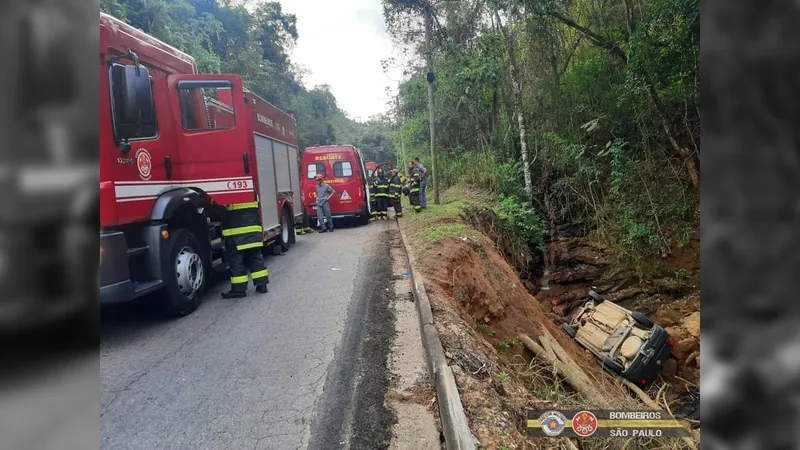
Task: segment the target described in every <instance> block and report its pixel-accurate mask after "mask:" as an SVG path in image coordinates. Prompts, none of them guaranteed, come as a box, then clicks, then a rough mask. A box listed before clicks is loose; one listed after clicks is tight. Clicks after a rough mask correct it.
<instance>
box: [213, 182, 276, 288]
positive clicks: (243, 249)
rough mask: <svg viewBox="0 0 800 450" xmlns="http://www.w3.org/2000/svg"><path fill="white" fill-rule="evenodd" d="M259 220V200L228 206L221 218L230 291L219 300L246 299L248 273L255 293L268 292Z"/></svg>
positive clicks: (267, 275)
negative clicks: (229, 276) (248, 272)
mask: <svg viewBox="0 0 800 450" xmlns="http://www.w3.org/2000/svg"><path fill="white" fill-rule="evenodd" d="M261 231H262V228H261V219H260V217H259V213H258V197H256V201H254V202H249V203H237V204H233V205H228V206H227V207H226V210H225V213H224V214H223V215H222V236H223V237H224V238H225V253H226V259H227V260H228V264H229V265H230V269H231V290H230V291H228V292H224V293H223V294H222V298H242V297H245V296H247V282H248V279H247V271H248V269H250V276H251V277H252V278H253V284H254V285H255V286H256V292H258V293H260V294H265V293H266V292H267V291H268V288H267V284H269V271H268V270H267V268H266V266H265V265H264V256H263V255H262V253H261V250H262V248H263V246H264V243H263V242H262V241H261Z"/></svg>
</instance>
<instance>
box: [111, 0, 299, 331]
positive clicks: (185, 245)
mask: <svg viewBox="0 0 800 450" xmlns="http://www.w3.org/2000/svg"><path fill="white" fill-rule="evenodd" d="M100 74H101V76H100V127H101V128H100V225H101V233H100V275H99V276H100V301H101V303H118V302H125V301H129V300H133V299H135V298H138V297H142V296H144V295H146V294H150V293H153V292H156V291H158V292H159V294H161V295H160V296H159V302H158V304H159V306H160V307H161V309H162V310H163V311H164V313H166V314H167V315H168V316H172V317H180V316H183V315H186V314H189V313H191V312H192V311H194V310H195V309H196V308H197V306H198V305H199V303H200V298H201V296H202V294H203V292H204V291H205V288H206V285H207V283H208V281H209V280H210V279H211V277H212V275H213V274H214V272H215V271H223V270H226V269H227V263H226V262H225V260H224V256H223V251H222V249H223V244H222V233H221V223H220V222H221V213H222V211H224V206H225V205H229V204H233V203H243V202H252V201H254V200H256V199H257V198H258V199H259V200H260V202H261V208H260V210H261V211H260V212H261V219H262V230H263V231H262V233H263V241H264V244H265V245H264V248H265V251H266V250H268V249H272V250H279V251H286V250H288V248H289V245H290V244H292V243H294V240H295V232H294V224H295V223H298V222H300V221H301V219H302V213H303V211H302V206H301V205H302V199H301V195H302V194H301V190H300V185H299V183H300V180H299V171H298V162H299V161H298V143H297V131H296V123H295V120H294V117H292V116H290V115H287V114H286V113H284V112H282V111H280V110H278V109H277V108H276V107H275V106H273V105H271V104H269V103H267V102H266V101H264V100H263V99H261V98H259V97H258V96H256V95H255V94H253V93H251V92H248V91H247V90H245V89H244V88H243V86H242V80H241V78H240V77H239V76H237V75H199V74H197V65H196V63H195V60H194V59H193V58H192V57H191V56H189V55H186V54H185V53H182V52H180V51H178V50H176V49H175V48H173V47H170V46H169V45H167V44H165V43H163V42H160V41H158V40H157V39H155V38H153V37H151V36H148V35H147V34H145V33H144V32H142V31H140V30H137V29H135V28H133V27H130V26H128V25H126V24H125V23H123V22H121V21H119V20H117V19H115V18H113V17H111V16H108V15H105V14H101V15H100Z"/></svg>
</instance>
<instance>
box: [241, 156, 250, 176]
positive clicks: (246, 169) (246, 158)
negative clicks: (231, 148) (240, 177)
mask: <svg viewBox="0 0 800 450" xmlns="http://www.w3.org/2000/svg"><path fill="white" fill-rule="evenodd" d="M242 160H243V161H244V173H250V155H248V154H247V152H244V153H242Z"/></svg>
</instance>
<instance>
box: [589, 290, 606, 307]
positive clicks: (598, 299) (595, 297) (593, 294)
mask: <svg viewBox="0 0 800 450" xmlns="http://www.w3.org/2000/svg"><path fill="white" fill-rule="evenodd" d="M589 298H591V299H592V300H594V302H595V303H597V304H598V305H599V304H600V303H603V302H604V301H605V299H604V298H603V296H602V295H600V294H598V293H597V292H595V291H589Z"/></svg>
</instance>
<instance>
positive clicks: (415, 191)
mask: <svg viewBox="0 0 800 450" xmlns="http://www.w3.org/2000/svg"><path fill="white" fill-rule="evenodd" d="M419 184H420V176H419V172H418V171H416V170H415V171H413V172H412V173H411V176H410V179H409V185H408V192H409V195H408V198H409V200H411V204H412V205H413V206H414V212H420V211H421V210H422V206H421V205H420V203H419Z"/></svg>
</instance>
